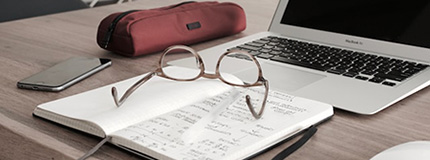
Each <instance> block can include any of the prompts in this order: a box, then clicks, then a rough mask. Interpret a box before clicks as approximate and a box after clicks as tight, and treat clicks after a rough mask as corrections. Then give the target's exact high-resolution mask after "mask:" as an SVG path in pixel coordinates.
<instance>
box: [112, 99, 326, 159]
mask: <svg viewBox="0 0 430 160" xmlns="http://www.w3.org/2000/svg"><path fill="white" fill-rule="evenodd" d="M234 94H235V93H234V92H233V91H229V92H225V93H223V94H221V95H218V96H216V97H212V98H209V99H206V100H204V101H202V102H199V103H196V104H193V105H190V106H187V107H184V108H181V109H179V110H175V111H172V112H170V113H167V114H164V115H161V116H158V117H156V118H153V119H150V120H148V121H145V122H142V123H139V124H136V125H133V126H130V127H128V128H126V129H123V130H120V131H118V132H115V133H113V135H112V136H113V137H114V138H113V143H118V144H120V145H123V146H126V147H130V148H132V149H134V150H137V151H140V152H143V153H145V154H149V155H151V156H154V157H155V158H159V159H166V158H171V159H225V158H227V159H240V158H245V157H246V156H248V155H250V154H251V153H255V152H257V151H258V150H260V149H262V147H265V146H267V145H269V144H273V143H274V142H277V141H280V140H281V139H282V138H285V137H286V136H287V135H291V134H292V133H295V132H297V131H299V130H301V129H304V128H307V127H308V126H310V125H313V124H315V123H317V122H319V121H320V120H322V119H325V118H327V117H328V116H330V115H332V114H333V109H332V107H331V106H330V105H327V104H323V103H319V102H316V101H310V100H306V99H302V98H298V97H293V96H289V95H286V94H283V93H279V92H270V98H269V99H268V102H267V106H266V107H267V108H266V111H265V113H264V115H263V117H262V118H261V119H259V120H255V119H254V118H253V117H252V115H251V114H250V113H248V112H244V108H246V104H245V103H244V94H242V93H239V96H235V95H234ZM232 97H233V100H232ZM225 102H227V103H228V102H233V103H230V104H229V105H225V104H226V103H225ZM213 112H215V113H216V114H212V113H213ZM202 121H203V122H202ZM202 123H203V124H202ZM196 126H197V127H196ZM190 137H192V138H190ZM244 148H245V149H244ZM243 149H244V150H243ZM166 155H167V156H166Z"/></svg>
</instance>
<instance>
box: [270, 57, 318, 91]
mask: <svg viewBox="0 0 430 160" xmlns="http://www.w3.org/2000/svg"><path fill="white" fill-rule="evenodd" d="M261 65H262V68H263V74H264V77H265V78H266V79H268V80H269V85H270V86H271V87H270V88H276V89H277V90H280V91H284V92H294V91H296V90H298V89H300V88H303V87H305V86H307V85H309V84H311V83H314V82H316V81H318V80H321V79H323V78H325V77H326V76H325V75H321V74H316V73H311V72H306V71H301V70H296V69H292V68H288V67H285V66H280V65H276V64H269V63H263V64H261Z"/></svg>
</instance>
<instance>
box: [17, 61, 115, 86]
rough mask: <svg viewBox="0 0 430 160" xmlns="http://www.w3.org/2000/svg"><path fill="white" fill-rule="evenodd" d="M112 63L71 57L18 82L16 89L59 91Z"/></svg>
mask: <svg viewBox="0 0 430 160" xmlns="http://www.w3.org/2000/svg"><path fill="white" fill-rule="evenodd" d="M111 64H112V63H111V61H110V60H109V59H103V58H88V57H73V58H69V59H67V60H65V61H63V62H60V63H58V64H56V65H54V66H52V67H51V68H48V69H46V70H44V71H41V72H39V73H36V74H34V75H32V76H30V77H27V78H25V79H23V80H21V81H19V82H18V84H17V86H18V88H24V89H32V90H44V91H60V90H63V89H65V88H67V87H69V86H71V85H72V84H74V83H76V82H78V81H80V80H82V79H84V78H86V77H88V76H90V75H92V74H94V73H96V72H97V71H100V70H102V69H104V68H106V67H108V66H110V65H111Z"/></svg>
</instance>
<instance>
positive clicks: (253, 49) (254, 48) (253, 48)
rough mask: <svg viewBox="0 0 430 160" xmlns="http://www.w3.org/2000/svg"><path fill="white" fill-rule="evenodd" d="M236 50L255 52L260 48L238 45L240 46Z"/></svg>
mask: <svg viewBox="0 0 430 160" xmlns="http://www.w3.org/2000/svg"><path fill="white" fill-rule="evenodd" d="M238 48H241V49H248V50H251V51H257V50H260V49H261V48H260V47H254V46H249V45H240V46H238Z"/></svg>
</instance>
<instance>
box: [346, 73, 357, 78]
mask: <svg viewBox="0 0 430 160" xmlns="http://www.w3.org/2000/svg"><path fill="white" fill-rule="evenodd" d="M343 75H344V76H347V77H355V76H356V75H358V73H357V72H346V73H344V74H343Z"/></svg>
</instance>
